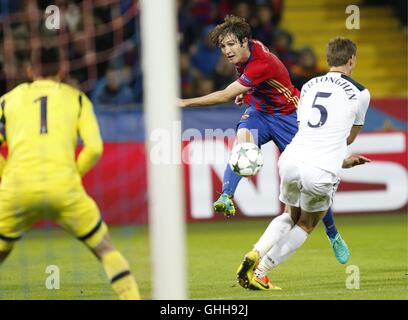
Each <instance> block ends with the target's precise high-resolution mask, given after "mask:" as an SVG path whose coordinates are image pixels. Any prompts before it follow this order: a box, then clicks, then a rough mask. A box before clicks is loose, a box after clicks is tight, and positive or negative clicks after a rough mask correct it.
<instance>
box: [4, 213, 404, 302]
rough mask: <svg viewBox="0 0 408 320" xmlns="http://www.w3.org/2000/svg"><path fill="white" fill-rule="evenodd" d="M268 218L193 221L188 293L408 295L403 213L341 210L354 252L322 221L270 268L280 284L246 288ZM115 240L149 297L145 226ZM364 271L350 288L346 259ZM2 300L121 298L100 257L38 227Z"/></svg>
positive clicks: (10, 264)
mask: <svg viewBox="0 0 408 320" xmlns="http://www.w3.org/2000/svg"><path fill="white" fill-rule="evenodd" d="M269 221H270V220H269V219H256V220H245V221H243V220H236V219H235V220H234V219H233V218H232V219H228V220H225V221H219V222H202V223H192V224H189V225H188V234H187V241H188V247H187V250H188V259H187V261H188V284H189V290H188V294H189V298H190V299H221V300H222V299H245V300H246V299H262V300H263V299H271V300H277V299H285V300H289V299H337V300H338V299H404V300H407V299H408V260H407V259H408V257H407V253H408V239H407V233H408V225H407V215H406V214H387V215H385V214H381V215H379V214H375V215H359V216H341V215H337V216H336V223H337V226H338V229H339V230H340V231H341V234H342V236H343V238H344V239H345V240H346V241H347V243H348V245H349V247H350V251H351V258H350V261H349V262H348V264H347V265H340V264H338V263H337V261H336V260H335V258H334V256H333V254H332V251H331V248H330V246H329V242H328V240H327V238H326V236H325V233H324V230H323V226H322V225H321V224H320V225H319V226H318V227H317V229H316V230H315V232H314V233H313V234H312V235H311V237H310V238H309V239H308V240H307V242H306V243H305V244H304V246H303V247H302V248H300V249H299V250H298V252H296V253H295V255H294V256H292V257H291V258H290V259H289V260H288V261H286V262H285V263H283V264H282V265H280V266H279V267H278V268H276V269H275V270H272V272H271V273H270V276H271V280H272V281H273V282H274V283H275V284H276V285H279V286H281V287H282V288H283V290H282V291H272V292H265V291H263V292H259V291H249V290H244V289H243V288H241V287H240V286H239V285H238V284H237V283H236V280H235V271H236V269H237V267H238V265H239V264H240V262H241V260H242V257H243V256H244V254H245V253H246V252H247V251H248V250H250V249H251V246H252V244H253V243H254V242H255V241H256V240H257V239H258V237H259V236H260V235H261V233H262V232H263V231H264V229H265V228H266V226H267V224H268V223H269ZM111 235H112V239H113V241H114V243H115V245H116V247H117V248H118V249H119V250H121V251H122V253H123V254H124V255H125V256H126V258H127V259H128V260H129V262H130V264H131V267H132V269H133V271H134V273H135V275H136V278H137V281H138V284H139V287H140V290H141V293H142V296H143V297H144V298H145V299H151V271H150V258H149V242H148V232H147V227H146V226H130V227H112V228H111ZM49 265H56V266H58V268H59V271H60V289H58V290H56V289H54V290H49V289H47V288H46V285H45V283H46V279H47V277H48V276H49V274H47V273H46V267H47V266H49ZM350 265H354V266H357V267H358V268H359V271H360V289H354V290H351V289H347V288H346V279H347V277H349V276H350V275H351V274H350V273H346V268H347V266H350ZM0 299H116V297H115V295H114V294H113V292H112V290H111V288H110V285H109V284H108V282H107V281H106V278H105V275H104V273H103V270H102V267H101V265H100V264H99V262H98V261H97V260H96V258H94V257H93V255H92V254H91V253H90V252H88V250H87V249H86V248H85V247H84V246H83V245H82V244H81V243H80V242H79V241H77V240H75V239H73V238H71V237H70V236H69V235H68V234H66V233H65V232H64V231H61V230H60V229H46V230H33V231H31V232H29V233H28V234H27V235H26V236H25V238H24V239H23V240H21V241H20V242H19V243H17V245H16V247H15V250H14V252H13V253H12V254H11V255H10V256H9V258H8V259H7V260H6V261H5V262H4V264H3V265H2V266H0Z"/></svg>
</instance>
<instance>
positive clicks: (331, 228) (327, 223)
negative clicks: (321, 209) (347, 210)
mask: <svg viewBox="0 0 408 320" xmlns="http://www.w3.org/2000/svg"><path fill="white" fill-rule="evenodd" d="M323 224H324V228H325V229H326V234H327V236H328V237H329V238H330V239H334V238H335V237H336V235H337V233H338V231H337V229H336V225H335V224H334V216H333V211H332V209H331V208H329V210H327V213H326V215H325V216H324V218H323Z"/></svg>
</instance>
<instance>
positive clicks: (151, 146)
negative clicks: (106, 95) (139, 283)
mask: <svg viewBox="0 0 408 320" xmlns="http://www.w3.org/2000/svg"><path fill="white" fill-rule="evenodd" d="M140 4H141V28H142V30H141V31H142V33H141V34H142V63H143V72H144V110H145V113H144V115H145V124H146V144H147V159H148V193H149V232H150V243H151V244H150V248H151V265H152V281H153V299H159V300H165V299H186V272H185V222H184V216H185V215H184V199H183V192H182V190H183V188H182V172H181V163H180V161H177V158H178V156H180V157H181V151H180V150H181V128H180V130H178V131H177V130H176V131H175V130H174V128H175V124H179V123H180V109H179V107H178V106H177V105H176V96H178V92H179V76H178V59H177V51H176V49H177V36H176V3H175V1H174V0H169V1H162V0H142V1H141V2H140ZM176 127H177V126H176ZM175 133H176V134H175ZM174 135H177V136H178V135H179V137H174ZM154 137H155V138H154ZM168 142H171V148H170V149H169V143H168ZM157 148H159V149H160V148H163V149H162V150H159V152H154V150H156V151H157ZM169 151H170V152H171V153H172V154H173V156H171V157H170V158H169V157H168V152H169ZM153 154H154V156H153ZM174 155H176V157H174ZM169 160H170V161H169Z"/></svg>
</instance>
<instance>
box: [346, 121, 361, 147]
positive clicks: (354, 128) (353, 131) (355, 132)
mask: <svg viewBox="0 0 408 320" xmlns="http://www.w3.org/2000/svg"><path fill="white" fill-rule="evenodd" d="M362 127H363V126H356V125H354V126H352V127H351V130H350V134H349V136H348V137H347V145H350V144H352V143H353V142H354V140H355V139H356V138H357V135H358V134H359V132H360V130H361V128H362Z"/></svg>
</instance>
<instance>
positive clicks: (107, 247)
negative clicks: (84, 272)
mask: <svg viewBox="0 0 408 320" xmlns="http://www.w3.org/2000/svg"><path fill="white" fill-rule="evenodd" d="M88 247H89V248H90V249H91V251H92V252H93V253H94V254H95V255H96V257H97V258H98V259H99V260H100V261H101V263H102V265H103V267H104V269H105V272H106V275H107V276H108V279H109V280H110V282H111V285H112V288H113V290H114V291H115V292H116V293H117V294H118V296H119V298H120V299H122V300H139V299H140V293H139V289H138V286H137V283H136V280H135V279H134V277H133V275H132V273H131V271H130V267H129V264H128V262H127V261H126V259H125V258H124V257H123V256H122V254H121V253H120V252H119V251H117V250H116V249H115V247H114V246H113V244H112V241H111V240H110V237H109V234H108V233H106V234H105V235H104V236H103V238H102V240H101V241H100V242H99V243H98V244H97V245H96V246H93V247H91V246H89V245H88Z"/></svg>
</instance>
